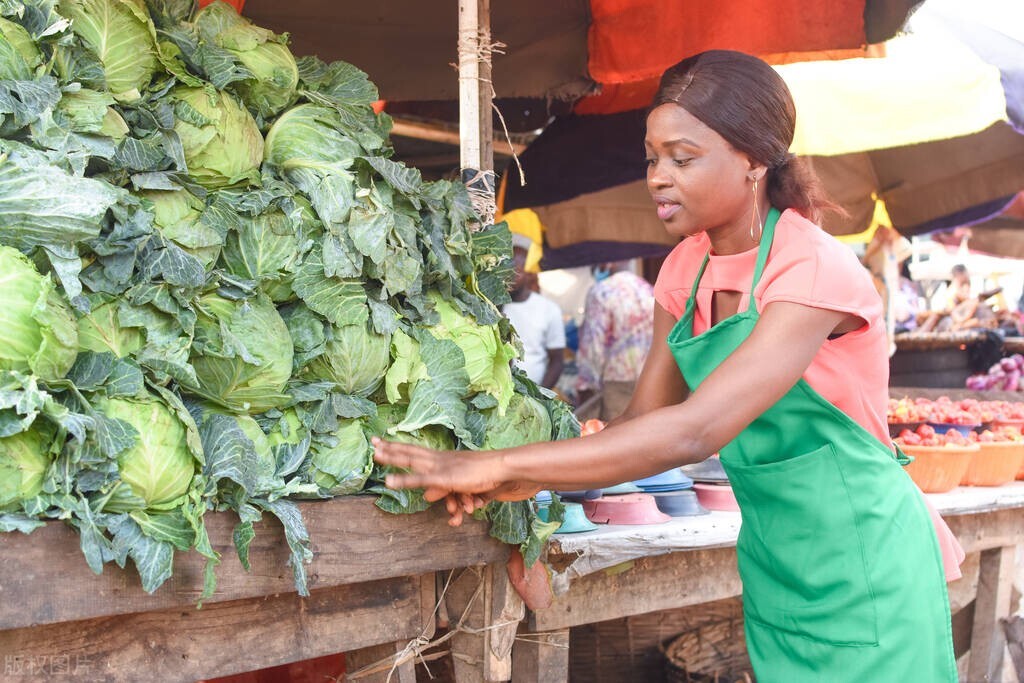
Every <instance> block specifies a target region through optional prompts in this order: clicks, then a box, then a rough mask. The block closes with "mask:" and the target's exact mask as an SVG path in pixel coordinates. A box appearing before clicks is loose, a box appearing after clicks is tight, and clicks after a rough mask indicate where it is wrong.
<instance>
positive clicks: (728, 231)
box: [707, 197, 771, 256]
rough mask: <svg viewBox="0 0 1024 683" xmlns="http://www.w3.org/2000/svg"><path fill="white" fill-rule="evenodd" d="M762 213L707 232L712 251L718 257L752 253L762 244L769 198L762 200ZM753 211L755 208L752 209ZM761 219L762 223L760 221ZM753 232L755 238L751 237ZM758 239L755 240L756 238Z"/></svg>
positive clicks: (769, 207)
mask: <svg viewBox="0 0 1024 683" xmlns="http://www.w3.org/2000/svg"><path fill="white" fill-rule="evenodd" d="M759 209H760V213H759V214H758V213H754V215H753V216H751V215H749V214H748V215H747V216H745V217H743V218H741V219H739V220H736V221H733V222H732V223H728V224H726V225H722V226H719V227H717V228H713V229H709V230H708V231H707V234H708V239H709V240H711V251H712V253H714V254H716V255H718V256H728V255H730V254H740V253H743V252H744V251H750V250H751V249H754V248H756V247H757V246H758V245H759V244H760V243H761V234H762V233H763V231H764V224H765V221H766V220H768V211H769V210H770V209H771V204H770V203H769V202H768V199H767V197H764V198H762V199H761V202H760V207H759ZM751 211H753V207H751ZM758 218H760V221H759V220H758ZM751 231H753V233H754V234H753V236H751ZM755 237H756V238H757V239H754V238H755Z"/></svg>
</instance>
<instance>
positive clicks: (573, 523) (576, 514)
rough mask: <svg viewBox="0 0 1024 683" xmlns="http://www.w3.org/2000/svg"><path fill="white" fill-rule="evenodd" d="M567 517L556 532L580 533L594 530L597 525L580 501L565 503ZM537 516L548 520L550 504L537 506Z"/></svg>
mask: <svg viewBox="0 0 1024 683" xmlns="http://www.w3.org/2000/svg"><path fill="white" fill-rule="evenodd" d="M564 505H565V519H564V520H562V526H560V527H558V531H556V532H555V533H556V534H578V533H582V532H584V531H593V530H594V529H596V528H597V525H596V524H594V523H593V522H591V521H590V520H589V519H587V516H586V515H585V514H584V513H583V506H582V505H581V504H580V503H564ZM537 516H538V517H540V518H541V519H542V520H543V521H545V522H546V521H548V506H547V505H540V506H538V508H537Z"/></svg>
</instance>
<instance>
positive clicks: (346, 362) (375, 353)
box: [303, 323, 391, 396]
mask: <svg viewBox="0 0 1024 683" xmlns="http://www.w3.org/2000/svg"><path fill="white" fill-rule="evenodd" d="M390 359H391V340H390V339H389V338H388V337H386V336H384V335H380V334H377V333H376V332H374V331H373V330H372V329H370V326H369V323H360V324H357V325H332V326H330V327H328V328H327V345H326V347H325V348H324V352H323V353H322V354H321V355H319V356H317V357H316V358H314V359H313V360H311V361H310V362H309V364H308V365H306V367H305V368H304V369H303V376H304V377H307V378H312V379H319V380H327V381H330V382H334V383H335V384H337V385H338V389H339V390H340V391H342V392H344V393H346V394H354V395H356V396H369V395H370V394H372V393H373V392H374V391H376V389H377V387H379V386H380V385H381V383H382V382H383V381H384V373H385V372H387V369H388V362H389V361H390Z"/></svg>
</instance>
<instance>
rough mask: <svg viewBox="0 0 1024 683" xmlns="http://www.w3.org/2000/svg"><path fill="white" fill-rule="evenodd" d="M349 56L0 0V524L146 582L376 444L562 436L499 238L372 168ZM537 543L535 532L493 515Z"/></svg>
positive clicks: (362, 457) (446, 202) (207, 19)
mask: <svg viewBox="0 0 1024 683" xmlns="http://www.w3.org/2000/svg"><path fill="white" fill-rule="evenodd" d="M376 99H377V92H376V88H375V87H374V86H373V84H372V83H370V82H369V80H368V79H367V77H366V75H365V74H364V73H363V72H361V71H359V70H358V69H357V68H355V67H353V66H352V65H349V64H345V63H341V62H336V63H333V64H325V63H323V62H321V61H320V60H318V59H315V58H311V57H304V58H301V59H295V58H294V57H293V55H292V54H291V52H290V51H289V49H288V47H287V40H286V37H283V36H278V35H275V34H273V33H271V32H269V31H267V30H264V29H262V28H259V27H256V26H253V25H252V24H250V23H249V22H248V21H247V20H245V19H243V18H241V17H239V16H238V15H237V14H236V13H235V11H234V10H233V9H231V8H230V7H229V6H228V5H225V4H222V3H219V2H218V3H214V4H213V5H210V6H208V7H206V8H204V9H202V10H199V9H198V8H197V7H196V6H194V3H193V2H188V1H183V0H149V1H147V2H144V1H143V0H0V301H2V302H3V306H0V530H4V531H15V530H17V531H22V532H26V533H27V532H30V531H31V530H32V529H34V528H36V527H37V526H39V525H40V524H42V523H43V521H44V520H48V519H60V520H64V521H66V523H68V524H70V525H71V526H73V527H74V528H75V529H76V530H77V531H78V532H79V534H80V538H81V548H82V551H83V553H84V555H85V558H86V560H87V562H88V564H89V566H90V567H92V568H93V570H95V571H97V572H99V571H101V570H102V567H103V565H104V564H105V563H106V562H110V561H113V562H115V563H117V564H118V565H120V566H124V565H125V563H126V562H127V561H128V560H131V561H132V562H133V563H134V564H135V566H136V567H137V569H138V571H139V574H140V576H141V579H142V584H143V586H144V588H145V589H146V590H148V591H152V590H155V589H156V588H157V587H159V586H160V585H161V583H163V582H164V581H165V580H166V579H167V578H168V577H169V576H170V575H171V572H172V560H173V555H174V552H175V551H176V550H178V551H186V550H194V551H196V552H199V553H202V554H203V555H205V556H206V557H207V558H208V562H207V575H206V579H207V582H206V587H205V588H206V592H207V593H209V592H211V591H212V590H213V586H214V580H215V566H216V564H217V563H218V562H219V561H220V558H219V557H218V555H217V553H216V552H214V550H213V549H212V547H211V544H210V542H209V539H208V537H207V534H206V530H205V527H204V523H203V515H204V514H205V513H206V512H208V511H211V510H234V511H235V512H237V514H238V518H239V522H238V526H237V528H236V529H235V533H234V538H235V545H236V548H237V551H238V555H239V558H240V559H241V561H242V563H243V564H245V565H246V566H247V565H248V548H249V544H250V542H251V540H252V538H253V534H254V524H255V523H256V522H257V521H259V520H260V519H261V517H262V515H264V514H271V515H274V516H276V517H278V518H279V519H280V520H281V522H282V524H283V525H284V529H285V534H286V539H287V542H288V544H289V546H290V548H291V551H292V556H291V564H292V568H293V572H294V575H295V581H296V586H297V588H298V590H299V591H300V592H302V593H305V591H306V576H305V567H306V564H307V563H308V562H309V560H310V559H311V552H310V542H309V538H308V536H307V533H306V530H305V528H304V526H303V524H302V518H301V514H300V509H299V507H298V506H297V505H296V504H295V503H294V502H293V501H294V500H295V499H316V498H328V497H332V496H338V495H346V494H355V493H359V492H366V491H369V492H374V493H376V494H378V495H379V498H378V499H377V504H378V505H379V506H380V507H381V508H383V509H385V510H387V511H390V512H415V511H418V510H422V509H424V508H425V507H426V504H425V503H424V501H423V500H422V497H421V496H419V495H417V493H416V492H394V491H389V490H387V489H386V488H384V487H383V485H382V483H381V482H382V480H383V475H384V472H382V471H381V470H380V468H378V467H376V466H375V465H374V464H373V462H372V459H371V447H370V438H371V437H372V436H373V435H386V436H388V437H390V438H393V439H398V440H402V441H408V442H413V443H420V444H425V445H428V446H432V447H435V448H443V449H456V448H457V449H487V448H500V447H505V446H511V445H517V444H522V443H527V442H532V441H538V440H546V439H553V438H566V437H570V436H575V435H576V434H578V425H577V424H576V422H575V420H574V419H573V417H572V415H571V413H570V412H569V410H568V409H567V407H566V406H565V405H564V404H562V403H561V402H558V401H556V400H554V399H553V398H552V396H551V395H550V394H549V393H546V392H544V391H543V390H540V389H538V388H537V387H536V386H535V385H533V384H532V383H530V382H529V380H528V379H526V378H525V376H523V375H521V374H520V373H518V372H514V371H512V370H511V369H510V365H509V360H510V359H511V358H513V356H514V355H515V348H514V346H513V343H512V333H511V330H510V329H509V326H508V322H507V320H505V319H504V318H503V317H502V315H501V314H500V312H499V309H498V306H499V305H500V304H502V303H503V302H505V301H506V300H507V293H506V287H507V282H508V279H509V276H510V274H511V260H510V250H511V244H510V235H509V233H508V230H507V228H505V227H504V226H487V225H480V219H479V217H478V216H477V215H476V213H475V212H474V210H473V208H472V205H471V203H470V201H469V198H468V196H467V193H466V191H465V188H464V187H463V186H461V185H460V184H459V183H452V182H447V181H437V182H425V181H424V180H423V179H422V178H421V176H420V174H419V172H418V171H416V170H415V169H411V168H407V167H405V166H403V165H402V164H400V163H396V162H395V161H393V160H392V159H391V158H390V157H391V155H392V148H391V146H390V144H389V141H388V136H389V131H390V119H389V118H388V117H387V116H386V115H383V114H375V113H374V111H373V108H372V107H371V103H372V102H374V101H375V100H376ZM484 514H485V516H486V517H487V518H488V519H490V521H491V525H492V534H493V535H495V536H496V537H498V538H500V539H502V540H504V541H506V542H508V543H512V544H516V545H519V546H521V547H522V548H523V550H524V552H525V553H526V555H527V560H528V561H532V560H534V559H536V557H537V556H538V554H539V552H540V547H541V544H542V542H543V540H544V539H545V538H546V536H547V535H549V534H550V532H551V530H552V527H553V524H547V525H545V524H543V523H541V522H539V521H538V520H537V519H536V518H535V517H534V515H533V514H532V512H531V510H530V507H529V506H528V505H527V504H525V503H515V504H511V503H502V504H493V505H492V506H490V507H489V508H488V509H487V510H486V511H485V513H484Z"/></svg>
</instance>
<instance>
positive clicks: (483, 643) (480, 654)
mask: <svg viewBox="0 0 1024 683" xmlns="http://www.w3.org/2000/svg"><path fill="white" fill-rule="evenodd" d="M446 603H447V607H448V617H449V619H450V620H451V625H452V628H459V629H460V630H459V632H458V633H457V634H456V635H455V636H454V637H453V638H452V663H453V668H454V670H455V680H456V681H457V682H458V683H463V682H465V683H477V682H479V681H487V682H488V683H490V682H492V681H507V680H509V679H510V678H512V643H513V642H515V635H516V630H517V629H518V627H519V622H520V621H522V619H523V617H524V616H525V614H526V607H525V605H523V601H522V600H521V599H520V598H519V595H518V594H516V592H515V589H514V588H512V584H511V583H510V582H509V580H508V573H507V572H506V571H505V567H504V566H501V565H487V566H481V567H470V568H469V569H466V570H464V571H463V572H462V573H461V574H460V575H459V576H457V577H456V578H454V579H453V580H452V582H451V585H450V586H449V587H448V594H447V596H446ZM460 624H461V627H460Z"/></svg>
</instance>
